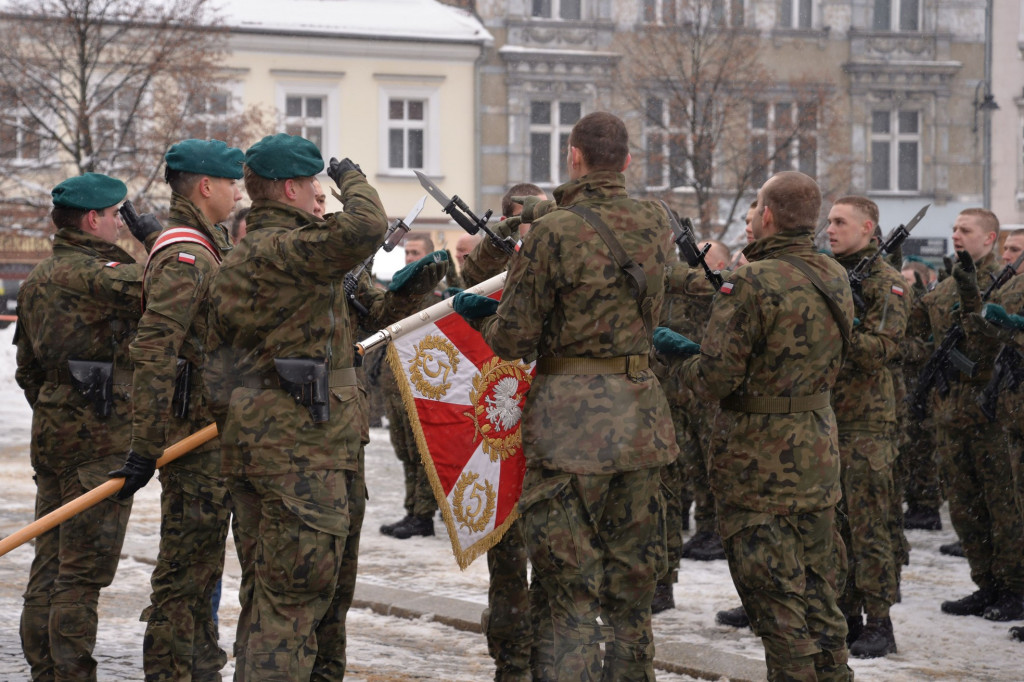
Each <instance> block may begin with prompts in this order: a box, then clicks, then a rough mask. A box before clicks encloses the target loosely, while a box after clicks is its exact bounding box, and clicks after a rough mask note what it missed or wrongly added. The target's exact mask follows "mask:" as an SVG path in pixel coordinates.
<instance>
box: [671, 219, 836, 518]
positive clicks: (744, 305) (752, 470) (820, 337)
mask: <svg viewBox="0 0 1024 682" xmlns="http://www.w3.org/2000/svg"><path fill="white" fill-rule="evenodd" d="M744 253H745V254H746V256H747V258H748V259H749V260H750V263H749V264H748V265H745V266H742V267H740V268H738V269H737V270H736V271H735V272H733V273H732V274H731V275H730V276H729V277H728V279H727V281H726V284H725V285H724V286H723V287H722V289H721V290H720V291H719V293H718V296H717V297H716V298H715V302H714V304H713V305H712V309H711V318H710V319H709V320H708V325H707V330H706V331H705V333H704V338H703V343H702V344H701V353H700V355H698V356H696V357H693V358H690V359H688V360H686V361H684V362H683V363H679V364H678V365H677V369H678V371H680V372H681V375H682V380H683V382H684V383H687V384H689V385H690V386H692V387H693V390H694V392H695V393H696V396H697V399H698V400H708V401H710V400H721V399H723V398H726V397H727V396H742V397H755V396H766V397H782V396H788V397H796V396H813V395H815V394H820V393H823V392H825V391H829V390H831V388H832V386H833V385H834V384H835V380H836V376H838V374H839V368H840V365H841V363H842V350H843V339H842V335H841V331H840V326H839V323H838V322H837V321H836V320H835V318H834V316H833V314H832V311H831V309H830V308H829V306H828V305H827V304H826V302H825V299H824V297H823V295H822V293H821V292H819V291H818V289H817V288H815V286H814V285H813V284H812V283H811V282H810V281H809V280H808V279H807V277H806V276H805V275H804V274H803V273H802V272H800V271H799V270H797V269H796V268H795V267H794V266H792V265H790V264H789V263H785V262H783V261H781V260H779V258H778V257H779V256H782V255H785V254H789V255H792V256H795V257H797V258H799V259H800V260H802V261H804V262H805V263H807V265H808V266H810V267H811V268H812V269H813V271H814V272H815V274H817V275H818V277H819V278H820V279H821V280H822V282H823V283H824V285H825V287H826V289H827V291H828V292H829V294H830V295H831V297H832V298H833V299H834V300H835V301H836V302H837V303H838V304H839V306H840V309H841V310H842V311H843V312H844V314H845V315H846V323H847V324H848V325H852V323H853V297H852V295H851V293H850V284H849V281H848V279H847V276H846V271H845V270H843V268H842V267H841V266H840V265H839V264H838V263H836V262H835V260H833V259H832V258H830V257H829V256H825V255H823V254H820V253H818V252H817V251H816V250H815V248H814V245H813V243H812V241H811V235H810V234H809V233H799V234H798V233H793V232H786V233H781V234H775V235H772V236H769V237H766V238H764V239H760V240H758V241H756V242H754V243H752V244H748V245H747V247H746V248H745V249H744ZM708 457H709V464H708V471H709V477H710V482H711V487H712V490H713V491H714V493H715V499H716V500H719V501H720V502H723V503H725V504H728V505H731V506H733V507H739V508H741V509H746V510H748V511H751V512H763V513H770V514H795V513H802V512H807V511H816V510H821V509H825V508H827V507H829V506H831V505H833V504H835V503H836V502H837V501H838V500H839V495H840V489H839V448H838V442H837V435H836V421H835V414H834V413H833V412H832V408H831V407H824V408H821V409H817V410H813V411H806V412H792V413H786V414H756V413H751V412H746V411H737V410H732V409H727V408H726V407H725V406H723V407H722V409H720V410H719V412H718V415H717V417H716V418H715V424H714V427H713V429H712V433H711V443H710V447H709V451H708Z"/></svg>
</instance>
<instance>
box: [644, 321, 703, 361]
mask: <svg viewBox="0 0 1024 682" xmlns="http://www.w3.org/2000/svg"><path fill="white" fill-rule="evenodd" d="M652 340H653V341H654V348H655V349H656V350H657V351H658V352H659V353H664V354H665V355H683V356H686V355H697V354H698V353H700V344H696V343H694V342H693V341H691V340H690V339H688V338H686V337H685V336H683V335H682V334H677V333H676V332H674V331H672V330H671V329H669V328H668V327H658V328H657V329H655V330H654V334H653V336H652Z"/></svg>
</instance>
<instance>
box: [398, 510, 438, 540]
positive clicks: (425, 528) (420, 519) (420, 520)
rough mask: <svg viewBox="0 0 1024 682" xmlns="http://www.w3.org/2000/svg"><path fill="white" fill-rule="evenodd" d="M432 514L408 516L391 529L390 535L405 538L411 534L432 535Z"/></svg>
mask: <svg viewBox="0 0 1024 682" xmlns="http://www.w3.org/2000/svg"><path fill="white" fill-rule="evenodd" d="M433 534H434V515H433V514H431V515H430V516H409V517H407V518H406V519H404V520H403V521H402V522H401V523H400V524H398V525H397V526H395V528H394V529H393V530H392V531H391V537H394V538H398V539H399V540H405V539H407V538H411V537H412V536H413V535H423V536H428V535H433Z"/></svg>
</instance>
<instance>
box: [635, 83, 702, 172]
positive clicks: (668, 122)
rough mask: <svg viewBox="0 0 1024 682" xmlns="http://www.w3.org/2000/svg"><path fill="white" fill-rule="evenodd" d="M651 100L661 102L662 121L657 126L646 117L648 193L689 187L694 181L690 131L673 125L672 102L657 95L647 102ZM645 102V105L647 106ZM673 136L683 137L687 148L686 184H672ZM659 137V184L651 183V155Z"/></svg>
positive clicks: (645, 167)
mask: <svg viewBox="0 0 1024 682" xmlns="http://www.w3.org/2000/svg"><path fill="white" fill-rule="evenodd" d="M651 100H659V101H660V102H661V121H660V122H659V123H658V124H657V125H655V124H653V123H651V121H650V118H649V117H648V116H647V115H645V117H644V153H645V155H646V158H645V162H646V163H645V165H644V182H645V183H646V187H647V190H648V191H651V192H656V191H664V190H667V189H674V188H676V187H686V186H689V183H690V181H692V179H693V164H692V163H691V156H690V149H689V140H688V139H687V138H688V131H687V129H686V127H685V126H683V125H673V121H672V106H671V105H672V101H671V100H670V99H666V98H664V97H658V96H657V95H653V94H652V95H648V97H647V102H650V101H651ZM647 102H645V105H646V104H647ZM673 135H678V136H680V137H681V140H682V143H683V145H684V147H685V152H684V154H685V158H684V160H683V170H682V174H683V177H684V182H683V183H682V184H678V185H673V184H672V147H671V143H670V140H669V138H670V137H672V136H673ZM653 136H658V137H660V138H661V139H660V140H658V144H659V146H660V149H659V150H657V153H658V154H659V155H660V161H659V166H660V176H661V177H660V178H659V181H658V182H657V183H651V182H650V181H651V173H650V170H651V165H652V163H653V161H652V159H651V158H650V155H651V153H652V149H651V146H652V142H653V140H652V137H653Z"/></svg>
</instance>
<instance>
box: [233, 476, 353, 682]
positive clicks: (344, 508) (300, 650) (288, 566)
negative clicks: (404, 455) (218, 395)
mask: <svg viewBox="0 0 1024 682" xmlns="http://www.w3.org/2000/svg"><path fill="white" fill-rule="evenodd" d="M227 483H228V489H229V490H230V491H231V497H232V501H233V503H234V507H235V514H236V515H237V516H238V527H239V542H238V550H239V560H240V561H241V564H242V584H241V588H240V590H239V602H240V605H241V612H240V614H239V619H238V634H237V635H236V638H235V658H236V660H235V680H236V682H244V681H245V680H252V681H254V682H255V681H256V680H260V681H263V680H267V681H281V682H285V681H289V682H290V681H293V680H300V681H302V680H317V681H319V682H326V681H327V680H340V679H342V678H343V677H344V675H345V644H346V639H345V617H346V615H347V613H348V608H349V607H350V606H351V603H352V595H353V592H354V585H355V580H354V575H355V569H356V567H355V566H354V565H353V566H351V567H350V568H346V567H345V565H344V564H345V561H346V559H348V558H351V557H352V556H354V555H355V554H357V553H358V530H359V529H358V528H353V526H352V525H351V521H352V520H353V518H352V517H351V516H350V509H353V508H354V509H355V510H356V511H358V512H359V519H358V521H359V522H360V523H361V520H362V511H363V510H365V500H366V489H365V485H364V482H363V476H362V474H361V472H356V471H333V470H332V471H310V472H301V473H294V474H283V475H280V476H259V477H255V476H254V477H248V478H235V477H232V478H229V479H228V482H227ZM350 530H355V535H354V537H353V538H352V544H350V543H349V540H350V538H349V532H350Z"/></svg>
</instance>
